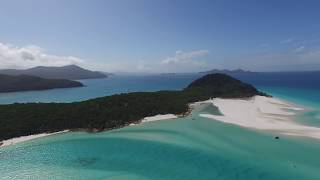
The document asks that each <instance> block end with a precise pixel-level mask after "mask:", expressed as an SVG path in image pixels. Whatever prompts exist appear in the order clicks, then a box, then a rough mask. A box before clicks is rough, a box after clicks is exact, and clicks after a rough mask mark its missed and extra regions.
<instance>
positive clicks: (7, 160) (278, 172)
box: [0, 74, 320, 180]
mask: <svg viewBox="0 0 320 180" xmlns="http://www.w3.org/2000/svg"><path fill="white" fill-rule="evenodd" d="M198 77H200V75H199V74H197V75H183V76H182V75H181V76H178V75H175V76H169V75H161V76H131V77H128V76H113V77H110V78H108V79H96V80H84V81H82V82H83V83H84V84H85V85H86V87H83V88H73V89H56V90H49V91H30V92H19V93H4V94H0V103H1V104H8V103H15V102H73V101H81V100H85V99H90V98H95V97H100V96H105V95H111V94H115V93H124V92H134V91H157V90H164V89H166V90H179V89H182V88H183V87H185V86H186V85H188V84H189V83H190V82H191V81H192V80H194V79H196V78H198ZM238 78H239V79H242V80H244V81H246V82H248V83H252V84H254V85H255V86H256V87H258V88H259V89H260V90H262V91H265V92H267V93H269V94H271V95H273V96H275V97H278V98H281V99H283V100H287V101H290V102H293V103H296V104H298V105H302V106H304V107H306V108H307V109H308V111H306V112H304V113H301V114H299V115H298V116H297V117H296V120H297V121H298V122H299V123H303V124H309V125H313V126H320V93H319V92H320V88H318V87H317V86H316V85H315V86H312V84H309V85H306V83H305V82H303V81H302V82H299V81H292V80H291V78H290V79H288V80H287V82H286V83H279V82H276V80H275V81H268V82H265V81H262V80H260V81H259V80H257V79H256V77H254V78H252V79H250V78H248V77H238ZM272 82H274V83H272ZM291 82H292V83H291ZM310 82H312V81H310ZM299 83H300V85H299ZM201 112H210V113H213V114H214V113H218V112H217V110H216V109H215V108H213V107H212V106H209V105H202V106H200V107H198V108H197V109H195V110H194V111H193V112H192V115H190V116H188V117H184V118H179V119H175V120H164V121H156V122H149V123H144V124H139V125H135V126H129V127H125V128H122V129H117V130H111V131H106V132H101V133H95V134H89V133H85V132H70V133H64V134H58V135H53V136H48V137H44V138H39V139H35V140H31V141H27V142H23V143H20V144H16V145H13V146H8V147H5V148H1V149H0V174H1V175H0V179H133V180H134V179H142V180H143V179H168V180H175V179H192V180H193V179H210V180H212V179H246V180H250V179H298V180H301V179H304V180H305V179H319V178H320V171H319V167H320V156H319V152H320V141H318V140H314V139H310V138H302V137H293V136H284V135H281V136H280V140H275V139H274V137H275V136H278V135H276V134H273V133H269V132H268V133H267V132H264V131H258V130H252V129H246V128H242V127H239V126H236V125H231V124H225V123H222V122H218V121H214V120H211V119H207V118H202V117H199V116H198V114H199V113H201Z"/></svg>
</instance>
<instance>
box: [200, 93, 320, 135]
mask: <svg viewBox="0 0 320 180" xmlns="http://www.w3.org/2000/svg"><path fill="white" fill-rule="evenodd" d="M202 103H211V104H213V105H214V106H216V107H218V109H219V110H220V112H221V113H222V114H223V115H212V114H205V113H202V114H199V116H200V117H205V118H209V119H213V120H217V121H220V122H224V123H229V124H234V125H238V126H241V127H245V128H251V129H257V130H264V131H269V132H275V133H279V134H284V135H290V136H303V137H310V138H315V139H320V128H319V127H313V126H308V125H303V124H299V123H298V122H296V121H295V120H294V118H295V115H297V113H299V112H301V111H304V110H305V109H304V108H302V107H300V106H298V105H294V104H292V103H290V102H287V101H283V100H280V99H277V98H274V97H273V98H271V97H264V96H254V97H252V98H249V99H221V98H214V99H212V100H207V101H203V102H202Z"/></svg>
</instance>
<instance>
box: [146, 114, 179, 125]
mask: <svg viewBox="0 0 320 180" xmlns="http://www.w3.org/2000/svg"><path fill="white" fill-rule="evenodd" d="M175 118H178V116H176V115H174V114H159V115H155V116H150V117H145V118H143V119H142V121H141V122H142V123H145V122H151V121H160V120H166V119H175Z"/></svg>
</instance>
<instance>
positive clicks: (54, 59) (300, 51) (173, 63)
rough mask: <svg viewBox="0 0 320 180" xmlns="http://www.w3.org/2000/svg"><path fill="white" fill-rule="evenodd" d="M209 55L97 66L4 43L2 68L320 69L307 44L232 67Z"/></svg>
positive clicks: (319, 54)
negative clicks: (294, 67) (67, 66)
mask: <svg viewBox="0 0 320 180" xmlns="http://www.w3.org/2000/svg"><path fill="white" fill-rule="evenodd" d="M292 42H293V39H292V38H289V39H286V40H283V41H280V44H289V43H292ZM270 46H272V45H270V44H268V45H266V43H264V44H263V46H262V45H260V47H262V48H264V49H268V48H269V47H270ZM209 55H210V52H209V50H194V51H182V50H178V51H176V52H175V53H174V55H171V56H167V57H166V58H163V59H159V60H155V61H150V62H149V61H137V62H135V63H132V62H127V63H123V62H116V61H112V60H110V61H106V62H105V63H101V62H100V63H96V62H95V61H93V60H85V59H82V58H79V57H76V56H59V55H52V54H48V53H46V51H45V50H44V49H42V48H41V47H38V46H35V45H29V46H24V47H17V46H13V45H9V44H5V43H1V42H0V69H25V68H31V67H35V66H66V65H71V64H75V65H80V66H83V67H85V68H91V69H95V70H100V71H108V72H137V73H152V72H156V73H171V72H200V71H206V70H210V69H237V68H242V69H245V70H258V71H259V70H260V71H270V70H273V71H281V70H283V69H284V70H286V67H287V66H288V65H290V66H296V67H300V68H301V70H305V69H304V67H307V68H306V69H308V67H309V66H313V67H315V68H319V69H320V49H310V48H306V46H305V45H299V46H297V47H295V48H293V49H288V50H287V51H282V52H273V51H268V50H267V51H263V52H260V53H253V54H250V55H248V56H245V57H237V58H236V60H235V61H232V62H233V64H232V65H228V64H227V63H228V62H226V64H225V65H224V64H223V61H222V62H221V61H220V62H219V60H216V62H215V61H214V60H213V59H211V60H204V59H203V58H205V57H207V56H209ZM234 62H237V63H234ZM228 67H232V68H228ZM289 70H291V69H289ZM298 70H299V69H298Z"/></svg>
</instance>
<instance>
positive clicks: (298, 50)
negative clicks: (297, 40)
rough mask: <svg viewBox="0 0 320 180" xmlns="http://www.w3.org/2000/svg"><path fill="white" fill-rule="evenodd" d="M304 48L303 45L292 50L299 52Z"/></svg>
mask: <svg viewBox="0 0 320 180" xmlns="http://www.w3.org/2000/svg"><path fill="white" fill-rule="evenodd" d="M304 49H305V47H304V46H299V47H297V48H296V49H294V50H293V52H295V53H299V52H301V51H303V50H304Z"/></svg>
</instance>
